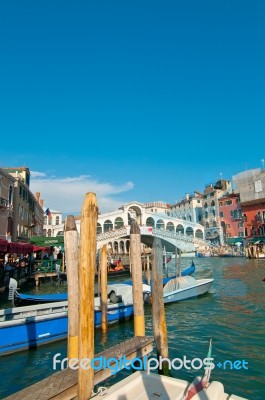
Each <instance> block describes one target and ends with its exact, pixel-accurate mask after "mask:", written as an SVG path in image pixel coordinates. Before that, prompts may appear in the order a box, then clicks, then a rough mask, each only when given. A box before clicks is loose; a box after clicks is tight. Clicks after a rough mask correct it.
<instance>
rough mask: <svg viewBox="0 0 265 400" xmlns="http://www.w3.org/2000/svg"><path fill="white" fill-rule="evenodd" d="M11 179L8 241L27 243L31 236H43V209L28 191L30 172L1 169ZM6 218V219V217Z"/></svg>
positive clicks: (25, 169) (18, 169) (19, 168)
mask: <svg viewBox="0 0 265 400" xmlns="http://www.w3.org/2000/svg"><path fill="white" fill-rule="evenodd" d="M2 170H3V171H4V172H5V173H6V174H7V175H9V176H10V177H11V178H12V181H13V189H12V190H13V200H12V205H10V212H11V214H12V216H10V215H9V218H10V217H11V218H12V221H11V220H10V219H9V221H11V222H12V223H10V224H9V226H10V231H8V232H7V233H9V234H10V240H11V241H13V242H17V241H25V242H26V241H28V240H29V239H30V238H31V237H32V236H37V235H41V234H43V209H42V207H41V205H40V203H39V201H38V199H36V197H35V196H34V195H33V193H32V192H31V191H30V189H29V185H30V171H29V169H28V168H27V167H18V168H2ZM9 190H10V199H11V197H12V196H11V189H9ZM7 218H8V217H7Z"/></svg>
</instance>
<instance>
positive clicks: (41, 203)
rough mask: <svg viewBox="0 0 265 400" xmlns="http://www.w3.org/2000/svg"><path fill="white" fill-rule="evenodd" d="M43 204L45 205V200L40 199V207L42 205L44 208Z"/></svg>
mask: <svg viewBox="0 0 265 400" xmlns="http://www.w3.org/2000/svg"><path fill="white" fill-rule="evenodd" d="M43 204H44V200H42V199H40V205H41V207H43Z"/></svg>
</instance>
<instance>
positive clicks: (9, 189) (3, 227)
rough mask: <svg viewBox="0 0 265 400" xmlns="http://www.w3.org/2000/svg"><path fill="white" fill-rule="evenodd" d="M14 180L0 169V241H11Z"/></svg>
mask: <svg viewBox="0 0 265 400" xmlns="http://www.w3.org/2000/svg"><path fill="white" fill-rule="evenodd" d="M14 185H15V179H14V178H13V177H12V176H11V175H9V174H8V173H7V172H6V171H4V170H3V169H0V239H4V240H8V241H11V239H12V230H13V202H14Z"/></svg>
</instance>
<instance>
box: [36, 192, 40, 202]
mask: <svg viewBox="0 0 265 400" xmlns="http://www.w3.org/2000/svg"><path fill="white" fill-rule="evenodd" d="M36 199H37V202H38V203H39V202H40V192H36Z"/></svg>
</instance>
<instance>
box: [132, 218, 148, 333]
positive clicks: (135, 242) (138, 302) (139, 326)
mask: <svg viewBox="0 0 265 400" xmlns="http://www.w3.org/2000/svg"><path fill="white" fill-rule="evenodd" d="M130 260H131V266H132V281H133V309H134V335H135V336H145V320H144V299H143V277H142V274H143V272H142V262H141V233H140V227H139V225H138V223H137V222H136V221H135V220H133V221H131V232H130Z"/></svg>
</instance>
